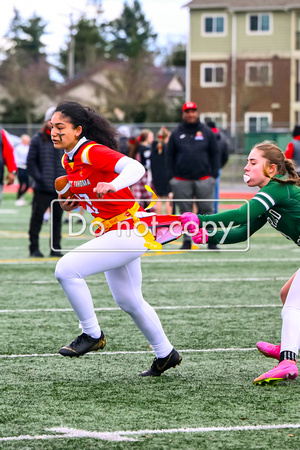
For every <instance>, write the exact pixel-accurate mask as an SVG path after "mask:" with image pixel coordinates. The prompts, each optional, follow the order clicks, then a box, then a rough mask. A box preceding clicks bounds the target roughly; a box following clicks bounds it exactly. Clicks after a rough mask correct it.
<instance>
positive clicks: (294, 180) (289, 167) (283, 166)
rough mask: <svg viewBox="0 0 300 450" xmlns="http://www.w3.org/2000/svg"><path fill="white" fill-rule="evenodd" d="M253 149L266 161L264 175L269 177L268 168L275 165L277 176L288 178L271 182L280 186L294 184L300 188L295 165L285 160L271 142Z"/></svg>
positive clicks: (299, 179) (280, 151) (263, 143)
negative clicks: (286, 176)
mask: <svg viewBox="0 0 300 450" xmlns="http://www.w3.org/2000/svg"><path fill="white" fill-rule="evenodd" d="M255 148H257V149H258V150H260V151H261V152H262V154H263V157H264V158H265V159H266V160H267V164H266V166H265V167H264V175H265V176H267V177H270V175H269V173H268V167H269V166H270V165H271V164H275V165H276V169H277V174H278V175H286V174H288V178H285V179H284V178H277V177H274V178H272V180H274V181H276V182H277V183H281V184H296V185H297V186H300V177H299V175H298V174H297V172H296V169H295V165H294V163H293V161H292V160H290V159H286V157H285V156H284V153H283V151H282V150H280V148H279V147H277V145H276V144H275V143H274V142H272V141H264V142H262V143H260V144H256V145H255Z"/></svg>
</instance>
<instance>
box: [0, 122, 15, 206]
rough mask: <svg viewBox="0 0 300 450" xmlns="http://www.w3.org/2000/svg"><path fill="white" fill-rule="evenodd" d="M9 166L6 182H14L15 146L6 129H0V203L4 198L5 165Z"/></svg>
mask: <svg viewBox="0 0 300 450" xmlns="http://www.w3.org/2000/svg"><path fill="white" fill-rule="evenodd" d="M5 166H6V167H7V171H8V173H7V175H6V178H5V181H6V184H8V185H10V184H13V183H14V181H15V176H16V173H17V164H16V160H15V155H14V148H13V146H12V144H11V143H10V141H9V140H8V138H7V136H6V133H5V131H4V130H1V131H0V204H1V200H2V191H3V179H4V167H5Z"/></svg>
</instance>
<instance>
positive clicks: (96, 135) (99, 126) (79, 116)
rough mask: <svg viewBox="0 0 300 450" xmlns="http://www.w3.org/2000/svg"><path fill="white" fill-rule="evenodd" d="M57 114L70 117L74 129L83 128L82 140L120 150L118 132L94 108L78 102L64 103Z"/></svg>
mask: <svg viewBox="0 0 300 450" xmlns="http://www.w3.org/2000/svg"><path fill="white" fill-rule="evenodd" d="M55 112H61V114H63V115H64V116H66V117H68V119H69V120H70V122H71V123H72V124H73V126H74V128H77V127H78V126H81V127H82V133H81V135H80V138H81V137H83V136H84V137H86V138H87V139H90V140H92V141H95V142H97V143H98V144H102V145H106V146H107V147H110V148H112V149H114V150H118V139H117V135H118V132H117V130H116V129H115V128H114V127H113V126H112V125H111V123H110V122H109V121H108V120H107V119H105V118H104V117H102V116H100V115H99V114H97V113H96V111H94V110H93V109H92V108H90V107H88V106H82V105H80V104H79V103H77V102H62V103H60V104H59V105H58V106H57V107H56V109H55Z"/></svg>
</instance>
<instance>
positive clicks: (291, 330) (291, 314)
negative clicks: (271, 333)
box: [280, 269, 300, 355]
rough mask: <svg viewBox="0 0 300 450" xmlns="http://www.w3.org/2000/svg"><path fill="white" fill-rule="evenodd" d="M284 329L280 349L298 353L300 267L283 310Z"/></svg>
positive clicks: (299, 338)
mask: <svg viewBox="0 0 300 450" xmlns="http://www.w3.org/2000/svg"><path fill="white" fill-rule="evenodd" d="M281 317H282V331H281V348H280V351H281V352H283V351H285V350H290V351H292V352H294V353H296V355H298V351H299V343H300V269H299V270H298V272H297V273H296V275H295V278H294V280H293V282H292V284H291V286H290V289H289V292H288V295H287V298H286V301H285V305H284V307H283V308H282V311H281Z"/></svg>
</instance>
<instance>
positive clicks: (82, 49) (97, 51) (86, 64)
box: [59, 16, 106, 77]
mask: <svg viewBox="0 0 300 450" xmlns="http://www.w3.org/2000/svg"><path fill="white" fill-rule="evenodd" d="M71 33H72V39H73V40H74V43H73V45H74V50H71V49H70V47H69V48H67V49H62V50H61V51H60V52H59V59H60V69H59V72H60V73H61V75H63V76H64V77H65V76H66V75H67V74H68V61H69V57H70V53H69V52H70V51H73V52H74V54H73V55H71V57H72V58H73V59H74V69H75V72H74V75H76V74H82V73H84V72H88V71H89V70H91V68H93V67H94V66H95V65H96V64H97V62H98V61H99V60H101V59H104V55H105V50H106V41H105V38H104V37H103V34H102V27H101V26H99V25H98V24H97V19H87V18H85V17H83V16H82V17H81V18H80V19H79V21H78V22H77V23H75V24H73V25H71Z"/></svg>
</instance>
